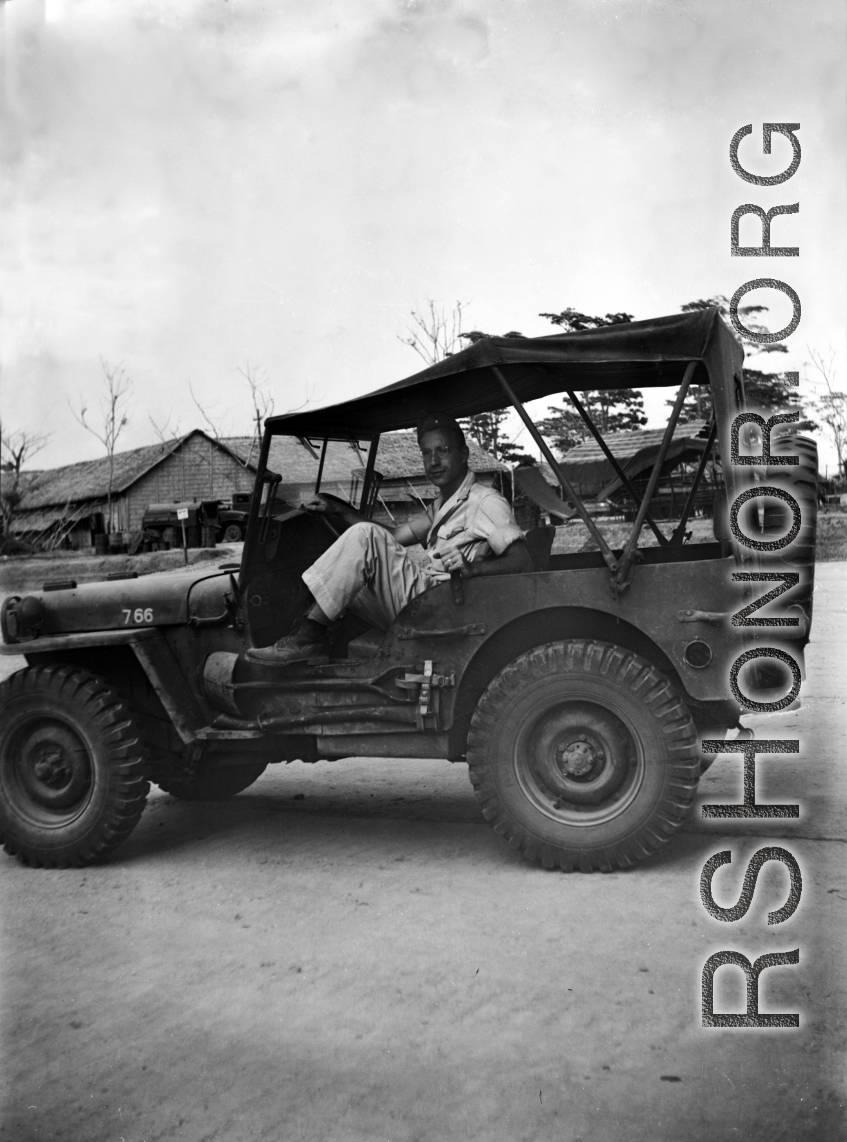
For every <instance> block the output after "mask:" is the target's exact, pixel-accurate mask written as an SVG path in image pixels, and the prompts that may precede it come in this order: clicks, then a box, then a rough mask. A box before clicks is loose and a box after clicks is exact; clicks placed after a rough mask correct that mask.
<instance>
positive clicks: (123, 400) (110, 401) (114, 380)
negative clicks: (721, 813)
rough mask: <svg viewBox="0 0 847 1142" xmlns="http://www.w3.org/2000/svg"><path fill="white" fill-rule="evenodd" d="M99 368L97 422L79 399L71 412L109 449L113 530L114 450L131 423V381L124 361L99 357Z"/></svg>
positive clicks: (108, 502) (108, 494)
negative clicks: (100, 386) (102, 388)
mask: <svg viewBox="0 0 847 1142" xmlns="http://www.w3.org/2000/svg"><path fill="white" fill-rule="evenodd" d="M100 368H101V369H102V370H103V384H104V386H105V391H104V393H103V395H102V396H101V398H100V418H99V421H98V422H97V424H96V425H94V424H91V423H90V422H89V420H88V408H87V407H86V406H85V405H84V404H83V402H82V398H80V408H79V412H76V411H75V410H74V409H73V408H72V409H71V412H72V413H73V415H74V418H75V419H76V420H77V422H78V423H79V424H81V425H82V427H83V428H84V429H85V430H86V431H87V432H90V433H91V435H92V436H95V437H96V438H97V439H98V440H99V441H100V443H101V444H102V445H103V447H104V448H105V449H106V455H107V457H108V458H109V485H108V489H107V492H106V505H107V506H106V512H107V518H108V521H109V525H108V526H109V531H110V532H111V531H112V523H113V521H112V486H113V484H114V479H115V451H116V448H117V443H118V437H119V436H120V434H121V432H123V430H124V428H125V426H126V425H127V424H128V423H129V420H128V417H127V415H126V407H127V404H128V403H129V393H130V390H131V389H132V381H131V379H130V378H129V376H128V375H127V372H126V370H125V369H124V366H123V362H119V363H118V364H117V365H112V364H110V363H109V362H108V361H107V360H106V359H105V357H101V358H100Z"/></svg>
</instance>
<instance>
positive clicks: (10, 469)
mask: <svg viewBox="0 0 847 1142" xmlns="http://www.w3.org/2000/svg"><path fill="white" fill-rule="evenodd" d="M49 439H50V437H49V434H46V433H41V432H30V431H28V430H27V429H25V428H13V429H11V430H10V431H7V432H2V431H0V524H1V525H2V532H3V534H2V536H0V551H2V550H5V548H6V546H7V545H8V543H9V540H10V539H11V536H12V520H13V519H14V518H15V515H16V513H17V510H18V508H19V506H20V503H21V500H22V499H23V496H24V493H25V491H26V482H27V481H26V473H25V472H24V468H25V466H26V465H27V464H29V462H30V461H31V460H32V458H33V456H35V455H36V454H37V453H39V452H40V451H41V449H42V448H44V446H45V445H46V444H47V442H48V440H49Z"/></svg>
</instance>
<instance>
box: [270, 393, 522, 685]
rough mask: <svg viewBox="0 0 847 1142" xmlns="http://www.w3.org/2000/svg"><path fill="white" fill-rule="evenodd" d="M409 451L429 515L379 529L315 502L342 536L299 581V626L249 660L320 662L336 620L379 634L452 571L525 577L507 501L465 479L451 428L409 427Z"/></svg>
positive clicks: (436, 418) (460, 439)
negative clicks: (419, 556) (341, 527)
mask: <svg viewBox="0 0 847 1142" xmlns="http://www.w3.org/2000/svg"><path fill="white" fill-rule="evenodd" d="M418 444H419V445H420V449H421V456H422V458H423V464H424V471H425V472H426V475H427V477H428V479H429V480H430V481H431V482H432V483H433V484H435V486H436V487H437V488H438V490H439V493H440V494H439V496H438V498H437V499H436V501H435V502H434V503H433V505H432V508H431V509H430V510H429V511H424V512H421V513H420V514H419V515H416V516H413V517H412V519H410V520H409V521H408V522H407V523H404V524H401V525H400V526H399V527H395V528H388V527H384V526H383V525H382V524H377V523H372V522H370V521H368V520H365V519H364V518H363V517H362V516H361V515H360V514H359V512H357V511H356V510H355V509H354V508H352V507H349V506H347V505H346V504H342V503H340V502H338V501H335V500H330V499H327V498H325V497H323V496H321V495H316V496H315V497H314V498H313V499H311V500H310V501H309V502H308V503H307V504H305V505H304V506H305V508H306V509H307V510H308V511H311V512H316V513H326V514H328V515H330V516H332V515H334V516H338V517H340V518H341V520H342V521H343V522H344V523H345V524H347V525H349V526H348V530H347V531H345V532H343V533H342V535H341V536H340V537H339V538H338V539H337V540H336V542H335V543H333V545H332V546H331V547H330V548H329V549H328V550H327V551H326V552H325V553H324V554H323V555H322V556H321V557H320V559H318V560H317V561H316V562H315V563H313V564H312V566H311V567H309V568H308V569H307V570H306V571H305V572H304V573H303V581H304V582H305V584H306V586H307V587H308V588H309V590H310V591H311V594H312V599H313V602H312V603H311V605H310V607H309V609H308V611H307V612H306V614H305V615H304V616H303V618H301V619H299V620H298V621H297V623H295V625H294V628H293V629H292V630H291V632H290V633H289V634H287V635H286V636H285V637H284V638H281V639H280V640H279V641H278V642H277V643H275V644H274V645H273V646H269V647H262V648H260V649H252V650H249V651H248V652H247V657H248V658H249V659H251V660H252V661H254V662H265V663H273V664H277V665H288V664H290V663H306V662H310V663H319V662H326V661H327V660H328V659H329V654H330V642H329V632H328V628H329V627H330V626H331V625H332V623H334V622H335V620H336V619H338V618H339V617H340V616H341V615H342V614H343V613H344V612H345V611H348V610H349V611H352V612H353V613H354V614H356V615H358V616H359V617H360V618H363V619H366V620H367V621H368V622H369V623H370V624H371V625H372V626H375V627H378V628H379V629H380V630H387V629H388V627H389V626H390V625H391V623H392V622H393V621H394V619H395V618H396V617H397V615H398V614H399V613H400V611H401V610H402V609H403V607H405V606H406V604H407V603H409V602H410V601H411V600H412V599H414V598H415V596H416V595H419V594H421V592H423V591H426V590H427V589H428V588H429V587H432V586H434V585H435V584H436V583H438V582H440V581H442V580H444V579H449V577H450V575H451V573H452V572H454V571H457V572H458V573H459V574H460V575H461V576H462V577H463V578H465V579H469V578H473V577H475V576H478V575H509V574H513V573H515V572H520V571H531V570H532V558H531V556H530V554H529V551H528V550H527V547H526V545H525V544H524V542H523V533H522V532H521V530H520V528H519V527H518V525H517V523H516V522H515V517H514V515H513V514H512V509H511V508H510V507H509V504H508V502H507V501H506V500H505V499H504V497H503V496H501V495H500V493H499V492H497V491H495V490H494V489H493V488H489V487H486V486H485V485H483V484H478V483H476V481H475V477H474V474H473V472H471V471H469V470H468V448H467V445H466V443H465V434H464V433H463V432H462V429H461V428H460V427H459V424H458V423H457V422H456V421H455V420H454V419H453V418H452V417H451V416H447V415H446V414H445V413H440V412H434V413H430V414H429V415H427V416H425V417H424V418H423V420H422V421H421V422H420V424H419V425H418ZM415 543H420V544H421V545H422V546H423V547H424V548H425V549H426V553H427V557H428V558H427V562H426V563H425V564H423V565H421V564H418V563H416V562H415V561H414V560H413V559H411V558H410V557H409V556H408V555H407V553H406V552H405V551H404V550H403V548H404V547H410V546H411V545H412V544H415Z"/></svg>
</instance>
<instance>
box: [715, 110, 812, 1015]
mask: <svg viewBox="0 0 847 1142" xmlns="http://www.w3.org/2000/svg"><path fill="white" fill-rule="evenodd" d="M799 129H800V124H799V123H765V124H763V151H764V153H765V154H766V155H769V154H770V153H771V141H772V137H773V135H774V134H780V135H783V136H785V137H786V138H787V139H788V141H789V142H790V143H791V148H792V157H791V162H790V163H789V165H788V166H787V167H786V168H785V169H784V170H783V171H781V172H780V173H778V174H774V175H768V176H761V175H755V174H751V173H750V172H749V171H748V170H747V169H745V167H743V166H742V164H741V161H740V159H739V157H738V149H739V144H740V143H741V141H742V140H743V139H744V138H745V137H746V136H747V135H749V134H751V132H752V130H753V128H752V125H751V124H747V126H745V127H741V128H739V130H738V131H736V132H735V135H734V136H733V138H732V142H731V143H730V147H729V157H730V162H731V164H732V168H733V170H734V171H735V173H736V174H737V175H738V176H739V178H742V179H744V181H745V182H749V183H753V184H754V185H756V186H762V187H764V186H778V185H780V184H781V183H785V182H788V181H789V179H791V178H793V176H794V174H795V173H796V171H797V168H798V167H799V166H800V158H801V152H800V142H799V140H798V138H797V135H796V134H795V132H796V131H798V130H799ZM799 210H800V204H799V202H794V203H791V204H787V205H777V206H772V207H771V208H770V209H768V210H766V209H764V208H763V207H761V206H758V205H756V204H754V203H745V204H744V205H743V206H739V207H737V209H735V210H734V211H733V213H732V218H731V222H730V242H731V252H732V255H733V256H734V257H742V258H763V257H774V256H776V257H788V258H796V257H798V255H799V252H800V251H799V248H798V247H796V246H773V245H771V223H772V221H773V219H774V218H775V217H777V216H779V215H783V214H797V213H798V212H799ZM748 214H752V215H753V216H754V217H756V218H758V219H759V220H760V221H761V225H762V242H761V245H760V246H742V245H740V242H739V225H740V221H741V219H742V218H743V217H744V216H745V215H748ZM782 225H786V224H784V223H783V224H782ZM764 288H766V289H775V290H780V291H781V292H782V293H784V294H787V295H788V297H789V298H790V299H791V304H792V307H793V313H792V317H791V321H790V322H789V323H788V324H787V325H786V326H785V328H784V329H780V330H779V331H778V332H777V333H759V332H756V331H754V330H752V329H750V328H748V327H747V326H745V325H744V324H743V323H742V322H741V320H740V318H739V315H738V309H739V303H740V302H741V300H742V298H743V297H744V296H745V294H747V293H749V292H750V291H751V290H755V289H764ZM730 318H731V320H732V324H733V326H734V327H735V329H736V330H737V331H738V332H739V333H741V334H743V335H744V336H745V338H746V339H748V340H753V341H755V342H759V343H767V342H775V341H782V340H784V339H785V338H786V337H789V336H790V335H791V334H792V333H794V331H795V330H796V329H797V326H798V325H799V323H800V298H799V297H798V295H797V293H796V291H795V290H793V289H792V288H791V286H790V285H788V284H787V283H786V282H783V281H779V280H777V279H775V278H754V279H752V280H750V281H746V282H744V284H743V285H741V286H739V288H738V289H737V290H736V291H735V293H734V295H733V297H732V301H731V302H730ZM786 377H787V379H788V381H789V383H791V384H795V385H796V384H797V383H798V382H799V374H797V373H788V374H786ZM799 416H800V414H799V412H794V413H785V414H782V415H776V416H770V417H767V418H766V417H765V416H762V415H759V414H758V413H755V412H743V413H739V414H738V415H736V416H735V417H734V419H733V421H732V425H731V435H730V439H731V455H730V457H728V458H727V457H725V458H724V462H725V463H726V460H727V459H729V461H730V463H731V465H732V466H733V468H735V469H737V468H743V469H744V470H745V472H746V473H747V474H749V475H750V477H751V480H750V486H749V487H747V488H746V489H745V490H743V491H741V492H739V493H738V495H737V496H736V497H735V499H734V501H733V503H732V504H731V505H730V512H729V524H730V528H731V530H732V534H733V535H734V537H735V540H736V542H737V543H738V544H740V545H741V546H742V547H743V548H745V549H747V550H748V551H749V552H751V553H756V554H755V555H752V554H751V565H752V568H753V569H751V570H749V571H739V572H736V573H734V574H733V576H732V578H733V581H734V582H736V583H750V584H752V583H762V584H770V585H771V589H770V590H768V591H767V592H766V593H764V594H761V595H760V596H759V597H758V598H757V599H754V600H753V601H752V602H750V603H748V605H746V606H744V607H742V608H741V609H740V610H738V611H737V612H736V613H735V614H734V615H733V616H732V623H733V626H735V627H737V628H740V629H742V630H743V629H744V628H751V627H752V628H759V629H761V628H783V629H784V628H786V627H794V628H797V627H798V626H800V624H802V623H805V622H808V616H807V615H805V614H804V613H802V612H801V613H800V614H797V613H796V612H797V610H798V609H799V608H796V607H794V608H791V607H788V608H786V612H790V611H792V610H793V611H794V613H785V612H783V613H782V614H777V615H773V616H771V615H764V616H763V615H757V614H756V613H755V612H757V611H760V610H761V608H762V607H763V606H765V605H766V604H768V603H772V602H774V601H775V600H777V599H779V597H780V596H781V595H783V594H785V593H786V592H787V591H790V590H791V589H792V588H793V587H795V586H797V584H798V583H799V581H800V573H799V572H798V571H788V570H785V561H784V556H781V555H780V553H781V552H783V550H784V549H785V548H788V547H789V546H790V545H791V544H792V543H794V541H795V539H796V537H797V535H798V534H799V533H800V531H801V528H802V526H803V518H802V509H801V506H800V503H799V502H798V500H797V499H796V498H795V496H793V495H792V494H791V492H790V491H786V489H785V488H782V487H779V486H778V484H777V483H770V482H764V481H769V480H771V479H773V476H772V474H771V473H770V472H769V469H771V468H773V467H777V466H789V465H795V466H796V465H798V464H799V463H800V458H799V455H798V454H797V453H796V452H794V453H793V454H791V453H790V452H789V451H786V450H785V449H783V448H780V449H779V450H778V454H774V453H773V452H772V433H773V430H774V429H775V428H776V426H777V425H780V424H785V423H789V422H792V421H795V422H796V421H797V420H799ZM745 433H746V434H747V435H746V437H745V435H744V434H745ZM745 441H746V443H743V442H745ZM754 442H755V443H754ZM742 447H745V449H746V450H745V452H744V453H742ZM767 501H770V504H771V506H772V507H773V506H774V501H777V504H781V505H785V507H787V508H788V511H789V513H790V516H791V522H790V526H789V527H788V530H787V531H786V532H785V534H784V535H782V536H781V537H780V538H776V539H774V538H764V539H761V538H755V537H754V536H751V535H749V534H748V533H747V531H745V530H744V526H743V520H744V519H745V518H748V519H749V518H750V517H749V514H748V516H747V517H745V516H744V513H743V509H744V508H745V505H751V508H748V509H747V510H748V513H749V511H750V510H751V509H758V511H759V512H760V513H762V516H763V514H764V511H765V508H766V506H767ZM783 511H784V509H783ZM747 633H748V635H749V633H750V632H749V631H748V632H747ZM767 637H768V639H769V641H774V642H779V641H782V640H780V639H779V637H778V633H777V630H776V629H774V630H773V633H769V635H768V636H767ZM748 645H749V644H748ZM795 653H796V651H795ZM750 663H754V664H756V666H757V667H758V669H759V671H760V675H759V676H760V677H761V670H762V668H763V667H764V666H765V663H768V664H769V665H768V667H767V669H770V671H771V673H773V671H774V670H776V671H779V669H780V666H781V667H782V671H783V674H785V675H786V677H788V676H789V675H790V689H789V691H788V693H787V694H784V695H782V696H781V697H779V698H778V699H776V700H774V701H770V702H769V701H764V700H762V697H761V692H759V693H758V694H757V695H756V696H755V697H754V696H751V695H749V694H748V693H745V688H744V686H743V672H744V667H745V666H746V665H747V664H750ZM776 664H779V665H776ZM755 669H756V667H754V671H755ZM801 681H802V675H801V670H800V667H799V665H798V663H797V661H796V659H795V657H794V655H793V654H792V652H791V643H790V641H788V640H786V641H785V643H784V644H783V645H781V646H763V645H759V644H758V642H757V644H756V645H754V646H753V647H751V648H750V649H745V650H743V651H742V652H741V653H740V654H739V655H738V657H737V658H736V660H735V662H734V663H733V664H732V667H731V669H730V673H729V678H728V684H729V687H730V689H731V691H732V693H733V695H734V697H735V699H736V701H737V702H738V703H739V704H740V705H741V707H742V709H743V710H744V711H753V712H756V713H768V712H772V711H777V710H784V709H785V708H786V707H787V706H789V705H790V704H791V703H792V702H794V701H795V700H796V699H797V697H798V696H799V694H800V686H801ZM747 688H748V689H749V687H747ZM702 748H703V751H704V752H705V753H712V754H719V753H730V754H739V755H741V758H742V759H743V764H744V796H743V800H742V801H741V802H740V803H739V804H734V805H703V807H702V814H703V817H705V818H710V819H712V820H714V819H724V820H726V821H728V822H729V821H744V822H750V821H753V822H759V821H767V820H773V819H774V818H783V819H784V818H796V817H799V815H800V807H799V805H796V804H791V805H788V804H783V805H760V804H758V803H757V801H756V759H757V757H759V756H761V755H767V754H782V755H787V754H799V752H800V742H799V740H783V739H779V740H754V739H752V738H746V739H744V738H741V739H738V740H733V741H719V740H714V739H709V738H706V739H704V740H703V746H702ZM767 861H780V862H781V863H782V864H783V865H785V866H786V868H787V870H788V875H789V881H790V888H789V894H788V898H787V899H786V901H785V903H784V904H783V905H782V907H781V908H778V909H776V910H775V911H772V912H769V913H768V918H767V922H768V925H779V924H782V923H784V922H785V921H786V920H788V919H789V917H790V916H793V915H794V913H795V912H796V911H797V908H798V906H799V904H800V897H801V895H802V891H803V880H802V876H801V873H800V866H799V864H798V863H797V860H796V859H795V857H794V856H793V854H792V853H791V852H789V850H788V849H786V848H782V847H779V846H768V847H763V848H760V849H758V850H757V851H756V852H755V853H754V854H753V855H752V857H750V859H749V861H748V864H747V869H746V871H745V873H744V882H743V885H742V888H741V893H740V896H739V898H738V902H737V903H736V904H735V905H734V906H733V907H731V908H722V907H720V906H719V905H718V904H717V903H716V901H715V898H714V896H713V894H712V879H713V877H714V876H715V873H716V872H717V870H718V869H719V868H720V867H721V866H722V865H725V864H730V863H731V862H732V850H730V849H727V850H725V851H723V852H718V853H714V854H713V855H712V856H710V857H709V859H708V860H707V861H706V863H705V864H704V865H703V870H702V873H701V875H700V899H701V901H702V904H703V907H704V908H705V909H706V911H707V912H708V913H709V915H710V916H712V917H713V918H714V919H716V920H720V921H723V922H724V923H727V924H732V923H734V922H736V921H737V920H740V919H741V918H742V917H743V916H745V915H746V913H747V911H748V909H749V908H750V905H751V902H752V899H753V893H754V891H755V888H756V881H757V878H758V876H759V872H760V870H761V868H762V866H763V865H764V864H765V863H766V862H767ZM799 962H800V949H799V948H791V949H788V950H767V951H763V953H762V954H761V955H759V956H757V958H756V959H754V960H752V961H751V960H750V958H749V957H748V956H747V955H744V954H743V953H742V952H739V951H736V950H733V949H731V948H728V949H726V950H723V951H719V952H715V954H714V955H711V956H709V958H708V959H707V960H706V962H705V964H704V965H703V970H702V981H701V982H702V1019H703V1026H704V1027H728V1028H737V1027H799V1025H800V1015H799V1013H797V1012H778V1013H770V1014H760V1013H759V976H760V975H761V974H762V972H763V971H765V970H766V969H767V968H771V967H778V966H782V965H787V964H798V963H799ZM724 965H735V966H736V967H739V968H741V970H742V972H743V973H744V976H745V977H746V984H747V1002H746V1010H745V1012H744V1014H726V1015H722V1014H717V1013H716V1012H715V1010H714V1008H715V1001H714V979H715V972H716V971H717V970H718V968H720V967H723V966H724Z"/></svg>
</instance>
